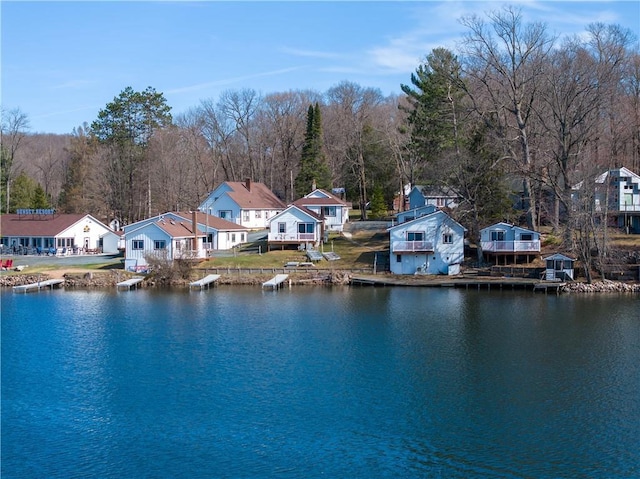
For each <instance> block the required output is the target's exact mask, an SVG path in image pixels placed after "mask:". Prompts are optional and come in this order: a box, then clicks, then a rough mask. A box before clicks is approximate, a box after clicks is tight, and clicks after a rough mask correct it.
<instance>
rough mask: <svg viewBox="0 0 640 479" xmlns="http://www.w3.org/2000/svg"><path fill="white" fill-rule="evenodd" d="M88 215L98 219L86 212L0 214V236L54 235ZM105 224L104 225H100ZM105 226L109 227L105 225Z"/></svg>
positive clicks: (46, 236) (47, 236)
mask: <svg viewBox="0 0 640 479" xmlns="http://www.w3.org/2000/svg"><path fill="white" fill-rule="evenodd" d="M86 216H89V217H90V218H91V219H92V220H94V221H96V222H98V223H99V221H98V220H96V219H95V218H93V217H92V216H90V215H86V214H62V213H60V214H58V213H56V214H52V215H49V214H47V215H38V214H28V215H17V214H6V215H0V236H4V237H9V236H29V237H45V238H49V237H51V238H52V237H54V236H56V235H58V234H60V233H62V232H63V231H64V230H66V229H67V228H70V227H71V226H73V225H74V224H76V223H77V222H78V221H80V220H82V219H83V218H85V217H86ZM102 226H105V225H102ZM105 228H107V229H109V228H108V227H107V226H105Z"/></svg>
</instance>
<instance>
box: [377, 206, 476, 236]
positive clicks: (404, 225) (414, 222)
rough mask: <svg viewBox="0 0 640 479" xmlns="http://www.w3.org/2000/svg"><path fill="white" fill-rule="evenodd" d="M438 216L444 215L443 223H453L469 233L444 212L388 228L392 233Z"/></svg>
mask: <svg viewBox="0 0 640 479" xmlns="http://www.w3.org/2000/svg"><path fill="white" fill-rule="evenodd" d="M438 215H442V216H444V218H443V220H442V221H446V220H448V221H449V222H451V223H453V224H454V225H457V226H459V227H460V228H461V229H462V231H467V228H465V227H464V226H462V225H461V224H460V223H458V222H457V221H456V220H454V219H453V218H452V217H451V216H449V215H448V214H446V213H445V212H444V211H442V210H437V211H434V212H433V213H429V214H428V215H424V216H420V217H418V218H416V219H414V220H411V221H406V222H404V223H400V224H397V225H395V226H392V227H390V228H387V231H391V230H393V229H397V228H406V227H408V226H411V225H414V224H416V223H419V222H421V221H426V220H428V219H432V218H435V217H436V216H438Z"/></svg>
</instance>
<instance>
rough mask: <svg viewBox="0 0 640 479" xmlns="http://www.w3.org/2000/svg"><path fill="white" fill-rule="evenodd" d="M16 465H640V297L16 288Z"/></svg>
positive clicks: (7, 422) (597, 472) (399, 472)
mask: <svg viewBox="0 0 640 479" xmlns="http://www.w3.org/2000/svg"><path fill="white" fill-rule="evenodd" d="M0 300H1V301H2V352H1V353H2V357H1V359H2V363H1V364H2V385H1V387H2V391H1V392H2V438H1V439H2V444H1V448H2V457H1V459H2V463H1V471H0V472H1V476H2V478H3V479H9V478H87V477H96V478H265V477H282V478H316V477H331V478H351V477H358V478H360V477H362V478H377V477H409V478H412V477H420V478H422V477H426V478H440V477H442V478H475V477H478V478H484V477H489V478H492V477H496V478H602V477H605V478H637V477H640V297H638V295H634V296H618V295H580V296H577V295H562V296H555V295H549V296H546V295H542V294H533V293H530V292H526V293H525V292H522V293H520V292H511V291H509V292H487V291H481V292H475V291H464V290H458V289H444V290H443V289H421V288H417V289H413V288H384V289H377V288H361V289H349V288H331V289H330V288H294V289H292V290H281V291H277V292H272V291H262V290H260V289H259V288H250V287H246V288H244V287H235V288H227V287H219V288H216V289H213V290H211V291H205V292H186V291H171V292H169V291H146V290H140V291H131V292H119V293H118V292H115V291H99V292H93V291H91V292H88V291H50V292H41V293H30V294H14V293H11V292H4V293H2V294H1V296H0Z"/></svg>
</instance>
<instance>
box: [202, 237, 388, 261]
mask: <svg viewBox="0 0 640 479" xmlns="http://www.w3.org/2000/svg"><path fill="white" fill-rule="evenodd" d="M258 246H260V248H261V250H262V251H263V253H262V254H260V255H258V254H255V253H254V254H246V253H242V252H241V253H239V254H238V255H237V256H235V257H217V258H211V259H210V260H208V261H205V262H202V263H200V264H199V267H200V268H282V267H283V266H284V265H285V264H286V263H287V262H289V261H298V262H307V261H309V260H308V259H307V256H306V254H305V252H304V251H299V250H297V249H285V250H275V249H274V250H272V251H268V252H266V251H267V242H266V240H263V241H260V242H257V243H252V244H250V245H248V246H247V248H248V249H255V248H257V247H258ZM388 249H389V239H388V235H387V234H386V233H380V232H361V233H358V234H356V235H354V236H353V238H351V240H349V239H347V238H345V237H344V236H341V235H338V234H331V235H330V236H329V241H328V242H327V243H325V244H324V245H322V246H321V247H320V251H321V252H322V251H324V252H329V251H333V252H334V253H336V254H337V255H338V256H340V259H339V260H336V261H326V260H322V261H319V262H317V263H316V266H317V267H318V268H336V269H341V268H342V269H358V268H371V267H373V261H374V256H375V252H376V251H384V250H387V251H388Z"/></svg>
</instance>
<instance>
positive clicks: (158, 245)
mask: <svg viewBox="0 0 640 479" xmlns="http://www.w3.org/2000/svg"><path fill="white" fill-rule="evenodd" d="M166 248H167V242H166V241H165V240H155V241H154V242H153V249H166ZM134 249H135V248H134ZM141 249H142V248H141Z"/></svg>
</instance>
